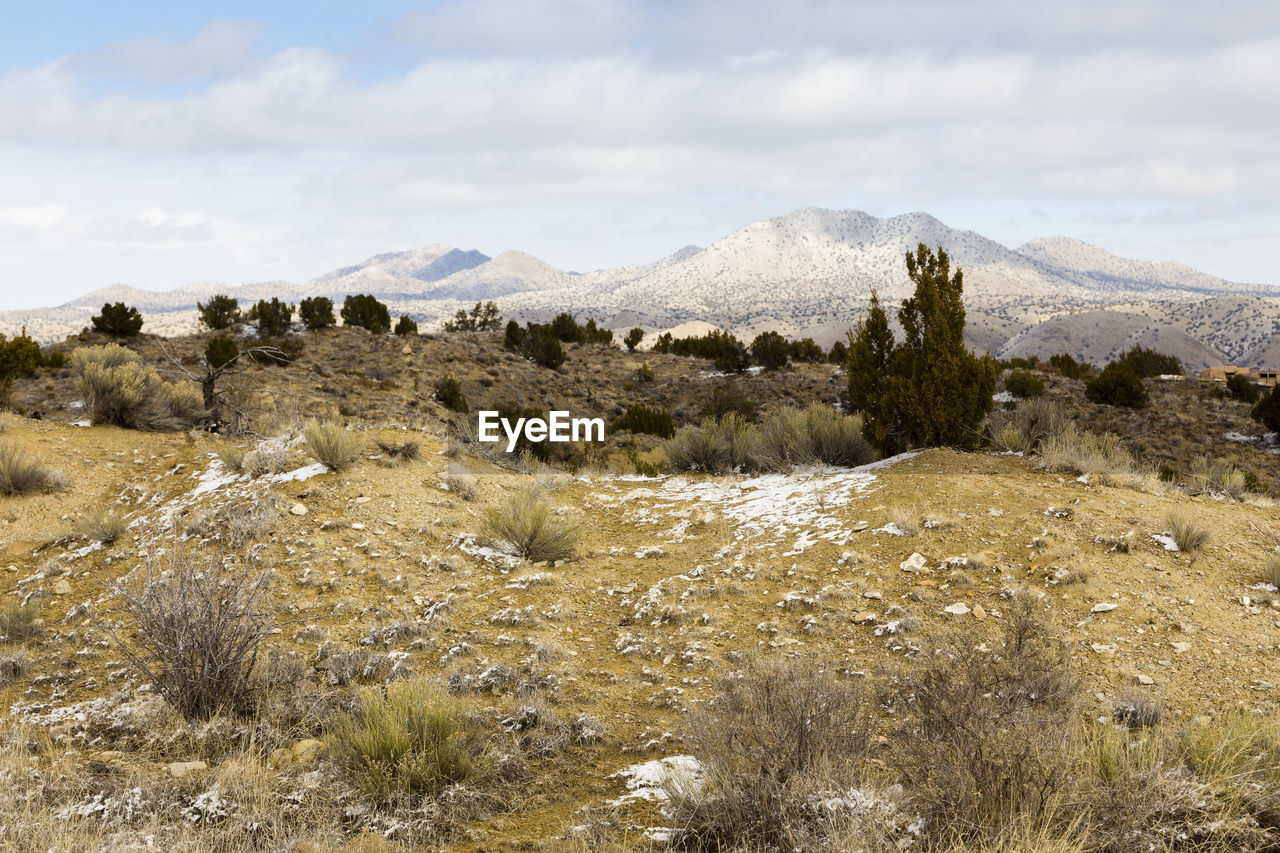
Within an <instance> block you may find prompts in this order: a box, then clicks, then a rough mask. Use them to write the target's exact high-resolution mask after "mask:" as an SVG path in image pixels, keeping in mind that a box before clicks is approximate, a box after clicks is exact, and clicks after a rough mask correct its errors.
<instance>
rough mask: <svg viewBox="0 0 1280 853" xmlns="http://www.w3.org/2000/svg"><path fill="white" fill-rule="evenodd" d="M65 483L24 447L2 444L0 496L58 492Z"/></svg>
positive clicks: (0, 454) (0, 449) (0, 447)
mask: <svg viewBox="0 0 1280 853" xmlns="http://www.w3.org/2000/svg"><path fill="white" fill-rule="evenodd" d="M64 485H65V482H64V480H63V478H62V476H61V475H60V474H58V473H57V472H56V471H54V470H53V469H51V468H48V467H46V466H45V465H44V464H43V463H42V462H40V460H38V459H36V458H35V457H34V456H32V455H31V454H30V453H28V452H27V451H26V450H25V449H23V448H22V447H19V446H18V445H16V444H10V443H8V442H0V495H28V494H32V493H34V492H46V493H47V492H56V491H58V490H60V489H61V488H63V486H64Z"/></svg>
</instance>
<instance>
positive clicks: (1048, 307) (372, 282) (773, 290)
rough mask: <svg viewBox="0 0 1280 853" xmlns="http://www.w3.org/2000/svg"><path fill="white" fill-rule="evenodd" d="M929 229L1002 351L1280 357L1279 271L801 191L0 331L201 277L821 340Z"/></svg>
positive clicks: (172, 305) (44, 336)
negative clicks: (574, 247) (609, 256)
mask: <svg viewBox="0 0 1280 853" xmlns="http://www.w3.org/2000/svg"><path fill="white" fill-rule="evenodd" d="M920 242H923V243H925V244H926V245H928V246H931V247H933V246H941V247H942V248H944V249H945V250H946V251H947V253H948V254H949V255H950V256H951V260H952V268H953V269H954V268H955V267H957V266H958V267H960V268H962V269H963V270H964V286H965V304H966V308H967V312H968V326H967V338H968V342H969V344H970V346H971V347H973V348H974V349H976V350H979V351H982V350H989V351H990V352H991V353H992V354H994V355H998V356H1001V357H1010V356H1030V355H1040V356H1048V355H1051V354H1053V353H1057V352H1068V353H1071V354H1072V355H1073V356H1075V357H1077V358H1084V359H1086V360H1088V361H1091V362H1094V363H1101V362H1105V361H1107V360H1109V359H1111V358H1113V357H1115V356H1116V355H1118V354H1119V353H1120V352H1121V351H1123V350H1124V349H1126V348H1128V347H1129V346H1132V345H1134V344H1143V345H1147V346H1155V347H1156V348H1158V349H1160V350H1162V351H1164V352H1169V353H1171V354H1173V355H1176V356H1178V357H1179V358H1180V359H1181V360H1182V361H1183V363H1184V365H1185V366H1186V367H1187V368H1188V369H1201V368H1203V367H1207V366H1211V365H1216V364H1240V365H1243V366H1251V367H1258V366H1272V367H1274V366H1276V364H1277V362H1280V287H1276V286H1270V285H1262V284H1241V283H1236V282H1230V281H1226V280H1224V279H1221V278H1217V277H1215V276H1212V275H1209V274H1207V273H1203V272H1200V271H1198V270H1194V269H1191V268H1190V267H1186V266H1182V265H1180V264H1176V263H1172V262H1147V261H1136V260H1129V259H1125V258H1121V257H1117V256H1115V255H1112V254H1110V253H1108V252H1106V251H1105V250H1103V249H1100V248H1098V247H1096V246H1091V245H1089V244H1087V243H1083V242H1080V241H1079V240H1073V239H1070V238H1066V237H1051V238H1047V239H1039V240H1033V241H1031V242H1029V243H1026V244H1025V245H1022V246H1020V247H1018V248H1016V249H1010V248H1007V247H1005V246H1003V245H1001V244H999V243H997V242H995V241H993V240H990V239H988V238H986V237H983V236H982V235H980V234H977V233H974V232H972V231H961V230H957V229H953V228H950V227H948V226H947V225H945V224H943V223H942V222H940V221H938V220H937V219H935V218H934V217H932V216H929V215H928V214H925V213H910V214H905V215H902V216H895V217H891V218H883V219H882V218H878V217H875V216H871V215H869V214H867V213H862V212H859V211H833V210H822V209H817V208H806V209H803V210H798V211H795V212H794V213H791V214H788V215H786V216H781V217H778V218H775V219H768V220H763V221H760V222H755V223H752V224H750V225H747V226H746V227H744V228H742V229H740V230H738V231H735V232H733V233H732V234H729V235H728V236H726V237H724V238H723V239H721V240H718V241H716V242H714V243H712V244H711V245H709V246H706V247H705V248H700V247H698V246H687V247H685V248H683V249H680V250H679V251H677V252H674V253H673V254H671V255H668V256H666V257H664V258H661V259H659V260H657V261H654V262H652V263H649V264H643V265H634V266H623V267H613V268H609V269H602V270H596V271H594V272H587V273H576V272H568V271H565V270H560V269H557V268H556V267H554V266H552V265H550V264H547V263H545V262H543V261H541V260H539V259H537V258H535V257H533V256H531V255H528V254H525V253H523V252H519V251H508V252H505V253H503V254H500V255H498V256H496V257H492V258H491V257H489V256H487V255H484V254H482V253H480V252H478V251H474V250H463V249H459V248H456V247H453V246H447V245H431V246H426V247H425V248H421V249H413V250H410V251H405V252H390V253H386V254H380V255H376V256H374V257H372V258H369V259H368V260H366V261H364V262H363V263H360V264H356V265H353V266H349V267H344V268H342V269H338V270H334V271H333V272H331V273H328V274H326V275H323V276H320V277H319V278H316V279H313V280H311V281H309V282H306V283H305V284H300V285H299V284H292V283H289V282H282V281H274V282H260V283H229V282H202V283H196V284H190V285H186V286H184V287H181V288H178V289H176V290H172V291H167V292H152V291H146V290H140V289H137V288H132V287H128V286H125V285H111V286H109V287H104V288H101V289H98V290H95V291H93V292H91V293H89V294H86V295H85V296H83V297H80V298H79V299H76V300H73V301H72V302H69V303H67V304H65V305H61V306H58V307H55V308H46V309H34V310H24V311H5V312H0V333H5V334H14V333H17V332H18V331H19V330H20V329H21V328H23V327H25V328H26V329H27V330H28V332H29V333H30V334H31V335H32V336H33V337H35V338H37V339H38V340H41V341H43V342H48V341H52V340H60V339H62V338H63V337H65V336H66V335H68V334H73V333H76V332H78V331H80V329H82V328H83V327H84V326H86V325H88V323H89V318H90V317H91V316H92V315H93V314H95V313H97V311H98V310H100V308H101V306H102V304H103V303H104V302H121V301H122V302H125V303H128V304H130V305H134V306H136V307H137V308H138V309H139V310H140V311H141V312H142V313H143V316H144V319H145V321H146V324H145V326H144V331H149V332H153V333H157V334H165V335H173V334H181V333H185V332H190V331H194V330H195V328H196V317H195V306H196V302H197V301H202V300H205V299H207V298H208V297H209V296H211V295H213V294H215V293H228V294H231V295H233V296H236V297H237V298H239V300H240V301H241V304H245V303H249V302H253V301H256V300H258V299H261V298H270V297H272V296H276V297H280V298H282V299H286V300H288V301H291V302H295V301H297V300H298V299H301V298H304V297H307V296H328V297H330V298H333V299H334V300H335V301H336V302H340V301H341V299H342V298H343V297H345V296H346V295H348V294H352V293H372V294H374V295H375V296H377V297H378V298H379V299H381V300H382V301H384V302H386V303H387V304H388V307H389V308H390V309H391V311H392V314H393V315H399V314H401V313H407V314H409V315H410V316H411V317H413V318H415V319H416V320H418V322H419V323H420V325H421V326H422V328H423V330H424V331H427V330H431V329H436V328H438V327H439V326H440V324H442V323H443V321H444V320H445V319H447V318H449V317H451V316H452V315H453V314H454V313H455V312H456V311H457V309H458V308H469V307H470V306H471V305H472V304H474V303H475V302H476V301H482V300H490V299H492V300H494V301H495V302H497V303H498V307H499V309H500V310H501V312H502V314H503V315H504V316H505V317H508V318H516V319H520V320H537V319H547V318H549V317H550V316H551V315H554V314H555V313H558V312H560V311H565V310H568V311H572V312H573V313H574V314H575V315H578V316H579V317H580V318H584V317H586V316H594V317H595V318H596V319H597V320H598V321H600V322H601V323H602V325H604V326H606V327H610V328H615V329H628V328H631V327H633V326H642V327H644V328H645V329H646V330H647V331H650V332H658V331H662V330H667V329H672V328H678V327H681V326H683V325H685V324H690V323H709V324H712V325H714V326H718V327H720V328H724V329H728V330H730V331H733V332H734V333H736V334H738V335H739V336H740V337H746V338H750V337H754V335H756V334H758V333H759V332H761V331H766V330H776V331H779V332H782V333H783V334H786V335H789V336H792V337H805V336H810V337H813V338H815V339H816V340H817V341H818V342H819V343H822V344H823V345H827V344H829V343H830V342H832V341H834V340H836V339H838V338H841V337H843V336H844V334H845V332H846V331H847V329H848V328H849V327H850V326H851V325H852V324H854V323H855V322H856V321H857V320H858V318H859V317H860V316H861V315H862V314H863V312H864V311H865V309H866V305H867V300H868V297H869V294H870V292H871V290H872V289H873V288H874V289H876V290H877V291H878V292H879V294H880V296H881V297H882V299H884V300H885V301H886V302H888V303H896V301H897V300H899V299H901V298H903V297H905V296H907V295H909V293H910V292H911V289H912V283H911V281H910V279H909V278H908V277H907V273H906V267H905V264H904V263H903V256H904V254H905V253H906V252H907V251H909V250H913V249H914V248H915V246H916V245H917V244H918V243H920Z"/></svg>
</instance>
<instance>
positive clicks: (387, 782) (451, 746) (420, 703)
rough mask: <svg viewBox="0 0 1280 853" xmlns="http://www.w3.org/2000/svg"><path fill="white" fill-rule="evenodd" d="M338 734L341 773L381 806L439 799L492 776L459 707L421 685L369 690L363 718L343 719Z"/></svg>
mask: <svg viewBox="0 0 1280 853" xmlns="http://www.w3.org/2000/svg"><path fill="white" fill-rule="evenodd" d="M332 734H333V757H334V760H335V761H336V762H337V764H338V767H339V768H341V769H342V770H343V772H345V773H346V774H348V775H349V776H350V777H351V779H352V780H353V781H354V783H355V784H356V786H357V787H358V788H360V790H362V791H363V792H364V793H365V794H367V795H368V796H370V797H373V798H375V799H378V800H387V799H390V798H392V797H393V796H395V795H397V794H418V795H422V794H425V795H428V796H435V795H436V794H439V793H440V792H441V791H442V790H444V788H445V787H447V786H448V785H451V784H454V783H464V782H475V781H477V780H479V779H482V778H484V777H485V776H486V775H487V774H488V773H489V772H490V770H491V769H492V761H491V759H490V758H489V756H488V755H487V753H486V752H485V749H484V746H483V743H482V742H481V740H480V739H479V738H478V737H477V736H476V735H475V734H474V733H473V732H472V731H471V728H470V726H469V724H468V722H467V718H466V715H465V714H463V712H462V710H461V709H460V708H459V707H458V705H457V703H456V701H455V700H453V699H452V698H450V697H449V696H448V695H447V694H446V693H445V692H444V691H443V690H440V689H439V688H438V687H435V686H434V685H432V684H431V683H429V682H427V681H425V680H422V679H412V680H407V681H395V682H392V683H391V684H389V685H387V688H386V693H385V695H383V693H382V692H381V691H379V690H371V689H365V690H362V691H361V693H360V710H359V713H357V714H346V715H343V716H341V717H339V718H338V719H337V721H336V722H335V724H334V725H333V728H332Z"/></svg>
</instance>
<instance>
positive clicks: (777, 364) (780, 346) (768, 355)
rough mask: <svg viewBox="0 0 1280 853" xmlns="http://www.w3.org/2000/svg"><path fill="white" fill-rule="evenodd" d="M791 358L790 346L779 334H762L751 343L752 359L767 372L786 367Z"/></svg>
mask: <svg viewBox="0 0 1280 853" xmlns="http://www.w3.org/2000/svg"><path fill="white" fill-rule="evenodd" d="M790 356H791V346H790V344H788V343H787V339H786V338H784V337H783V336H782V335H780V334H778V333H777V332H761V333H760V334H758V335H756V339H755V340H754V341H752V342H751V358H752V359H753V360H754V361H755V363H756V364H758V365H760V366H761V367H763V368H764V369H765V370H778V369H779V368H782V367H786V366H787V359H788V358H790Z"/></svg>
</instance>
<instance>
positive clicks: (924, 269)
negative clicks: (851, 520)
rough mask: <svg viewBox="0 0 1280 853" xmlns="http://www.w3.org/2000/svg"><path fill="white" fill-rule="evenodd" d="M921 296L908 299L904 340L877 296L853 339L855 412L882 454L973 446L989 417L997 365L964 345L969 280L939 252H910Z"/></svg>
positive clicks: (921, 248) (903, 310)
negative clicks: (965, 292) (895, 332)
mask: <svg viewBox="0 0 1280 853" xmlns="http://www.w3.org/2000/svg"><path fill="white" fill-rule="evenodd" d="M906 264H907V274H908V276H909V277H910V278H911V280H912V281H913V282H915V285H916V287H915V292H914V294H913V295H912V296H911V297H910V298H909V299H904V300H903V301H902V305H901V307H900V308H899V309H898V321H899V323H900V324H901V325H902V330H903V340H902V342H901V343H896V342H895V341H894V336H893V332H892V330H891V329H890V328H889V319H888V316H887V315H886V314H885V312H884V309H883V308H881V307H880V300H879V297H878V296H877V295H876V294H875V292H874V291H873V292H872V294H871V305H870V307H869V308H868V311H867V316H866V318H865V319H863V320H862V321H861V322H859V323H858V326H857V329H856V331H855V332H854V334H853V335H852V336H851V337H850V341H849V361H848V365H847V369H848V374H849V380H848V382H849V389H848V393H849V397H848V400H849V409H851V410H853V411H859V412H862V415H863V418H864V431H865V435H866V438H867V440H868V441H870V442H871V443H872V444H873V445H875V446H876V447H877V448H878V449H879V450H880V451H881V452H883V453H890V454H891V453H898V452H900V451H902V450H906V449H907V448H909V447H925V446H929V447H933V446H939V445H955V446H961V447H968V446H970V445H972V444H974V443H975V440H976V439H977V438H978V436H979V432H978V429H977V427H978V425H979V424H980V423H981V422H982V419H983V417H984V416H985V415H986V414H987V412H989V411H991V407H992V405H993V403H992V399H991V397H992V393H993V392H994V391H995V388H996V363H995V361H994V360H993V359H992V358H991V357H990V356H989V355H988V356H984V357H983V358H977V357H975V356H974V355H973V354H972V353H970V352H969V350H968V349H967V348H966V347H965V343H964V325H965V310H964V303H963V301H962V293H963V289H964V288H963V286H962V281H963V276H962V274H961V271H960V270H959V269H957V270H956V271H955V272H954V274H953V273H952V272H951V261H950V259H949V258H948V257H947V253H946V252H944V251H943V250H942V249H941V247H939V249H938V250H937V252H936V253H934V252H931V251H930V250H929V249H928V248H927V247H926V246H925V245H924V243H920V244H919V245H918V246H917V247H916V252H915V254H914V255H912V254H911V253H907V256H906Z"/></svg>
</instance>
